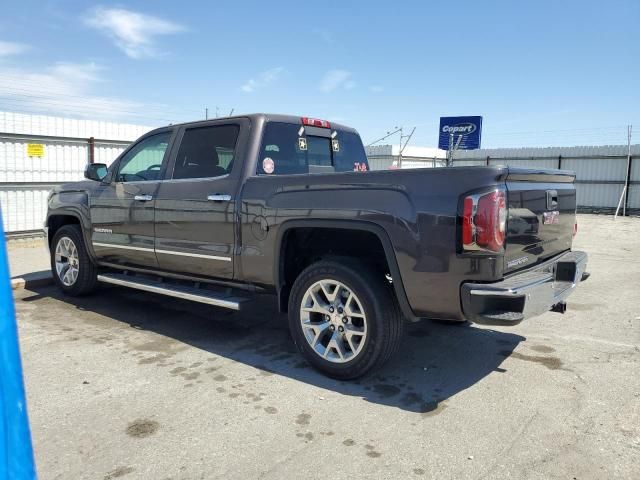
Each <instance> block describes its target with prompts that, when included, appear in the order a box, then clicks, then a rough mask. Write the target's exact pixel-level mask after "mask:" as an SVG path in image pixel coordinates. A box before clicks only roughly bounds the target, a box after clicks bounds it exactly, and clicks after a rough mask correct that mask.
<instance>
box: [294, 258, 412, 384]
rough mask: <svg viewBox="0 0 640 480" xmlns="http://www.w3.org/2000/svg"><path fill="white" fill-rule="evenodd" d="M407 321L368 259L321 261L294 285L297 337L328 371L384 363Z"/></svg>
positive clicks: (343, 374) (348, 374) (338, 373)
mask: <svg viewBox="0 0 640 480" xmlns="http://www.w3.org/2000/svg"><path fill="white" fill-rule="evenodd" d="M403 326H404V321H403V319H402V316H401V315H400V312H399V310H398V307H397V305H396V302H395V297H394V295H393V292H392V291H391V288H390V285H389V284H388V283H387V282H386V281H385V279H384V276H383V275H382V274H379V273H378V272H375V271H372V270H370V269H369V268H368V267H367V266H366V265H364V264H360V263H357V262H353V263H351V262H344V263H343V262H340V263H337V262H334V261H321V262H317V263H314V264H313V265H311V266H309V267H307V268H306V269H305V270H304V271H303V272H302V273H301V274H300V275H299V276H298V278H297V279H296V281H295V283H294V285H293V288H292V291H291V296H290V298H289V327H290V329H291V334H292V337H293V340H294V343H295V344H296V346H297V348H298V350H300V352H301V353H302V354H303V355H304V357H305V358H306V360H307V361H308V362H309V363H310V364H311V365H312V366H313V367H315V368H316V369H318V370H320V371H321V372H323V373H325V374H326V375H328V376H331V377H334V378H339V379H345V380H346V379H352V378H357V377H360V376H362V375H364V374H366V373H367V372H369V371H371V370H372V369H374V368H377V367H379V366H381V365H382V364H383V363H384V362H386V361H387V360H388V359H389V358H390V357H391V356H392V355H393V354H394V353H395V352H396V351H397V349H398V347H399V345H400V341H401V339H402V332H403Z"/></svg>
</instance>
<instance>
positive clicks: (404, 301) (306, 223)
mask: <svg viewBox="0 0 640 480" xmlns="http://www.w3.org/2000/svg"><path fill="white" fill-rule="evenodd" d="M314 227H315V228H340V229H344V230H360V231H366V232H370V233H373V234H374V235H375V236H376V237H377V238H378V240H380V243H381V244H382V248H383V250H384V254H385V257H386V260H387V264H388V265H389V270H390V273H391V277H392V278H393V289H394V291H395V293H396V298H397V299H398V304H399V306H400V310H401V311H402V314H403V315H404V316H405V317H406V318H407V319H409V320H411V321H417V320H419V317H416V315H415V314H414V313H413V310H412V309H411V305H410V304H409V299H408V298H407V294H406V291H405V288H404V284H403V283H402V276H401V275H400V268H399V267H398V261H397V259H396V255H395V251H394V249H393V244H392V243H391V239H390V238H389V235H388V234H387V232H386V230H385V229H384V228H382V227H381V226H380V225H377V224H375V223H371V222H367V221H364V220H311V219H309V220H288V221H285V222H284V223H282V225H281V226H280V228H279V229H278V234H277V236H276V241H275V251H274V252H273V253H274V256H273V258H274V260H275V261H274V266H273V268H274V271H273V278H274V280H275V286H276V291H277V295H278V304H279V305H282V295H283V294H284V293H285V289H284V283H283V280H282V277H283V272H282V265H281V258H280V255H281V252H282V246H283V242H284V237H285V234H286V233H287V232H288V231H289V230H291V229H295V228H314Z"/></svg>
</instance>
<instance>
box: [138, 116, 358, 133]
mask: <svg viewBox="0 0 640 480" xmlns="http://www.w3.org/2000/svg"><path fill="white" fill-rule="evenodd" d="M304 116H308V115H284V114H280V113H247V114H242V115H233V116H228V117H218V118H210V119H208V120H195V121H192V122H182V123H174V124H170V125H167V126H171V127H176V126H193V125H199V124H205V123H208V122H212V121H219V120H230V119H234V118H248V119H249V120H251V121H252V122H253V121H258V120H263V121H266V122H283V123H293V124H300V125H302V120H301V118H302V117H304ZM314 118H315V117H314ZM327 121H328V122H329V123H330V124H331V128H332V129H338V130H342V131H347V132H353V133H358V132H357V131H356V130H355V129H354V128H351V127H348V126H346V125H342V124H339V123H336V122H332V121H331V119H327ZM160 128H166V127H160ZM154 131H155V130H154ZM150 133H151V132H150Z"/></svg>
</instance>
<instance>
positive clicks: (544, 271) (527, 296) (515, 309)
mask: <svg viewBox="0 0 640 480" xmlns="http://www.w3.org/2000/svg"><path fill="white" fill-rule="evenodd" d="M586 268H587V254H586V253H585V252H567V253H564V254H562V255H559V256H557V257H554V258H553V259H551V260H549V261H547V262H545V263H542V264H540V265H538V266H536V267H533V268H531V269H529V270H526V271H524V272H521V273H516V274H514V275H512V276H509V277H507V278H505V279H504V280H502V281H500V282H496V283H464V284H462V287H461V292H460V293H461V298H462V310H463V312H464V315H465V317H466V318H467V320H470V321H472V322H474V323H480V324H484V325H515V324H517V323H520V322H521V321H522V320H524V319H525V318H531V317H535V316H536V315H540V314H542V313H545V312H548V311H549V310H551V309H553V308H554V306H556V305H559V304H563V302H564V300H565V299H566V298H567V297H568V296H569V295H570V294H571V292H573V289H574V288H575V287H576V286H577V285H578V283H580V282H581V281H583V280H586V279H587V278H588V277H589V274H588V273H586ZM556 310H558V309H556Z"/></svg>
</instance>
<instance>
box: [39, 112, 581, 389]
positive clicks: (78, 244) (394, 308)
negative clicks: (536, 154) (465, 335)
mask: <svg viewBox="0 0 640 480" xmlns="http://www.w3.org/2000/svg"><path fill="white" fill-rule="evenodd" d="M85 177H86V178H87V179H88V180H85V181H82V182H76V183H70V184H67V185H62V186H59V187H57V188H55V189H54V190H53V191H52V192H51V194H50V197H49V200H48V214H47V218H46V224H45V230H46V231H47V238H48V245H49V250H50V254H51V268H52V271H53V274H54V275H53V276H54V279H55V282H56V283H57V285H58V286H59V287H60V288H61V289H62V290H63V292H64V293H66V294H69V295H81V294H87V293H89V292H91V291H92V290H94V289H95V288H96V286H97V284H98V283H99V282H104V283H109V284H115V285H121V286H125V287H131V288H135V289H140V290H144V291H148V292H153V293H156V294H163V295H169V296H173V297H179V298H183V299H187V300H192V301H196V302H202V303H206V304H210V305H214V306H217V307H223V308H228V309H233V310H242V309H243V307H246V306H247V302H250V301H251V299H252V297H254V296H255V294H256V293H273V294H274V301H275V299H276V298H277V302H278V305H279V308H280V310H281V311H282V312H287V313H288V322H289V328H290V331H291V335H292V337H293V341H294V343H295V345H296V346H297V348H298V349H299V351H300V352H301V354H302V355H303V356H304V357H305V358H306V360H307V361H308V362H309V363H310V364H311V365H312V366H313V367H315V368H316V369H318V370H320V371H322V372H323V373H325V374H327V375H329V376H331V377H334V378H340V379H351V378H356V377H358V376H361V375H364V374H365V373H367V372H369V371H371V370H372V369H374V368H376V367H379V366H380V365H382V364H383V363H384V362H385V361H387V360H388V359H389V358H390V357H391V356H392V355H393V353H394V352H395V351H396V350H397V349H398V347H399V344H400V342H401V339H402V334H403V330H404V327H405V324H406V322H407V321H417V320H419V319H422V318H430V319H438V320H442V321H448V322H465V321H472V322H476V323H479V324H488V325H503V326H504V325H514V324H517V323H519V322H520V321H522V320H523V319H525V318H528V317H532V316H535V315H539V314H541V313H544V312H547V311H549V310H552V311H556V312H564V309H565V307H566V303H565V299H566V297H567V296H568V295H569V294H570V293H571V292H572V291H573V289H574V287H576V285H577V284H578V283H579V282H581V281H582V280H584V279H586V277H587V276H588V274H587V273H586V272H585V268H586V264H587V255H586V254H585V253H583V252H578V251H572V250H571V244H572V240H573V236H574V235H575V233H576V228H577V225H576V215H575V212H576V190H575V186H574V179H575V178H574V177H575V176H574V174H573V173H571V172H568V171H560V170H528V169H522V168H511V167H503V166H490V167H489V166H487V167H477V166H474V167H447V168H431V169H413V170H388V171H369V165H368V162H367V158H366V156H365V152H364V148H363V145H362V141H361V140H360V137H359V135H358V133H357V132H356V131H355V130H353V129H352V128H348V127H346V126H343V125H338V124H335V123H330V122H328V121H325V120H319V119H314V118H309V117H294V116H289V115H270V114H251V115H242V116H235V117H227V118H219V119H214V120H207V121H199V122H191V123H184V124H180V125H170V126H167V127H164V128H159V129H156V130H153V131H151V132H149V133H147V134H146V135H144V136H143V137H141V138H140V139H139V140H137V141H136V142H135V143H133V144H132V145H131V146H130V147H129V148H127V149H126V150H125V151H124V152H123V153H122V154H121V155H120V156H119V157H118V158H117V159H116V160H115V161H114V162H113V163H112V164H111V165H110V166H109V167H108V168H107V166H106V165H104V164H98V163H90V164H88V165H87V167H86V171H85Z"/></svg>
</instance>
